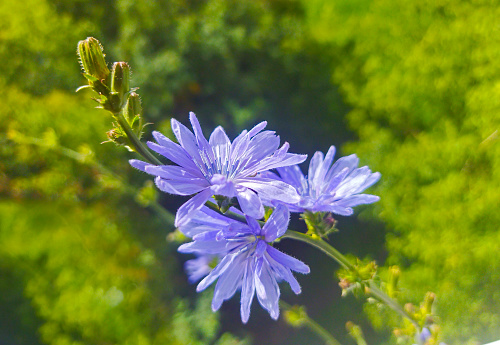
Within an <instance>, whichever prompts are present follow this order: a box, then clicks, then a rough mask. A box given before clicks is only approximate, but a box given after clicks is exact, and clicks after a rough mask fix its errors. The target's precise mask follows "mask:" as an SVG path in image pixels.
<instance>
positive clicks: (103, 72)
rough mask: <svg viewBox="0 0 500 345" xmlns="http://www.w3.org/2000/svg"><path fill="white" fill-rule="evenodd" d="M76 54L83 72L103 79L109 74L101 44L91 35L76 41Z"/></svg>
mask: <svg viewBox="0 0 500 345" xmlns="http://www.w3.org/2000/svg"><path fill="white" fill-rule="evenodd" d="M78 56H79V57H80V63H81V65H82V68H83V70H84V71H85V74H87V75H88V76H91V77H94V78H96V79H97V80H104V79H106V78H107V77H108V76H109V69H108V66H107V65H106V60H105V59H104V53H103V49H102V46H101V44H100V43H99V41H98V40H96V39H95V38H93V37H88V38H87V39H85V40H83V41H80V42H78Z"/></svg>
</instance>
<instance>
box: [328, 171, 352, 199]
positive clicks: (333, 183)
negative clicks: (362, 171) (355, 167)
mask: <svg viewBox="0 0 500 345" xmlns="http://www.w3.org/2000/svg"><path fill="white" fill-rule="evenodd" d="M348 174H349V168H347V167H346V168H344V169H342V170H341V171H339V172H338V173H337V175H334V176H332V177H330V180H325V184H326V186H324V187H323V190H322V192H323V193H325V194H330V193H333V192H334V190H335V188H337V187H338V186H339V185H340V183H342V181H343V180H344V179H345V177H346V176H347V175H348Z"/></svg>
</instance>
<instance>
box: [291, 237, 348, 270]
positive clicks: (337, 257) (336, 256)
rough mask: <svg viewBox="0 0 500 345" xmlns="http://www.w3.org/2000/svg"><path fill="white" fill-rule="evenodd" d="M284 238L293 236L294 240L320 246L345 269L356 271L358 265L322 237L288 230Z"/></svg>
mask: <svg viewBox="0 0 500 345" xmlns="http://www.w3.org/2000/svg"><path fill="white" fill-rule="evenodd" d="M282 238H291V239H294V240H298V241H302V242H306V243H307V244H310V245H311V246H314V247H316V248H318V249H319V250H321V251H322V252H323V253H325V254H326V255H328V256H329V257H331V258H332V259H334V260H335V261H337V262H338V263H339V264H340V265H342V267H344V268H345V269H348V270H351V271H356V267H355V266H354V265H353V264H352V263H351V262H350V261H349V260H347V258H346V257H345V256H344V255H342V254H341V253H340V252H339V251H338V250H337V249H335V248H333V247H332V246H331V245H329V244H328V243H326V242H325V241H323V240H321V239H320V238H318V239H315V238H313V237H311V236H309V235H306V234H303V233H301V232H297V231H293V230H287V232H286V233H285V234H284V235H283V237H282Z"/></svg>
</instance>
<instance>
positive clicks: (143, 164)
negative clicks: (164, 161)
mask: <svg viewBox="0 0 500 345" xmlns="http://www.w3.org/2000/svg"><path fill="white" fill-rule="evenodd" d="M128 162H129V163H130V165H131V166H133V167H134V168H136V169H139V170H141V171H144V172H146V167H149V166H154V165H153V164H149V163H146V162H143V161H140V160H137V159H131V160H129V161H128Z"/></svg>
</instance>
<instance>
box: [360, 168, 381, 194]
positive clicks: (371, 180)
mask: <svg viewBox="0 0 500 345" xmlns="http://www.w3.org/2000/svg"><path fill="white" fill-rule="evenodd" d="M380 176H381V175H380V173H379V172H375V173H373V174H371V175H370V176H369V177H368V178H367V179H366V181H365V182H364V183H363V184H362V185H361V186H360V187H359V188H358V190H357V191H356V193H360V192H362V191H364V190H365V189H366V188H368V187H371V186H372V185H374V184H375V183H376V182H377V181H378V180H380Z"/></svg>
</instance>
